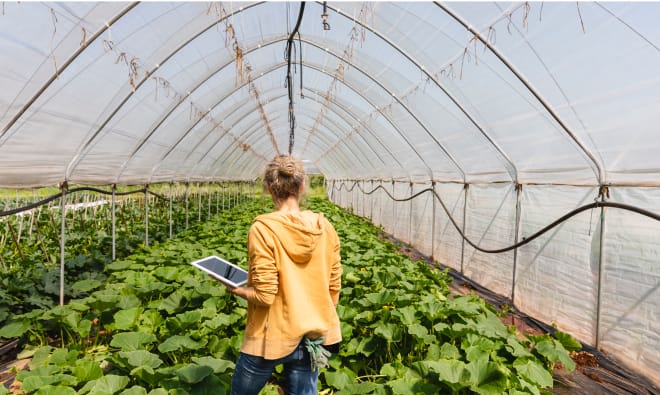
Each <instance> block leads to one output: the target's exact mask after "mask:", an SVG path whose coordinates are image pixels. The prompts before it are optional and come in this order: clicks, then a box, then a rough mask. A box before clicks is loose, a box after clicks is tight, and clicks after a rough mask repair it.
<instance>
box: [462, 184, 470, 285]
mask: <svg viewBox="0 0 660 395" xmlns="http://www.w3.org/2000/svg"><path fill="white" fill-rule="evenodd" d="M468 188H469V184H464V186H463V190H464V191H465V200H464V201H463V235H465V221H466V220H467V203H468ZM466 236H467V235H466ZM464 263H465V237H463V238H462V240H461V274H463V265H464Z"/></svg>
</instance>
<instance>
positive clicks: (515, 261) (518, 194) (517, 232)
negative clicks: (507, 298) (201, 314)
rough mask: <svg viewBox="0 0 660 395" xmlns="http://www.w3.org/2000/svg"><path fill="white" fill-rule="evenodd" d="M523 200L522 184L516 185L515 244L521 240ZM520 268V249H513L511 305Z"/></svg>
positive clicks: (514, 297)
mask: <svg viewBox="0 0 660 395" xmlns="http://www.w3.org/2000/svg"><path fill="white" fill-rule="evenodd" d="M521 199H522V184H516V226H515V227H514V232H515V234H514V236H513V237H514V240H513V243H514V244H518V240H519V239H520V215H521V207H520V202H521ZM517 266H518V249H517V248H514V249H513V276H512V279H511V304H512V305H513V306H515V305H516V270H517Z"/></svg>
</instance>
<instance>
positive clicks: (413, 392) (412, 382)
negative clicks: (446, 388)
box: [387, 378, 442, 395]
mask: <svg viewBox="0 0 660 395" xmlns="http://www.w3.org/2000/svg"><path fill="white" fill-rule="evenodd" d="M387 386H388V387H390V388H392V392H393V393H395V394H396V395H426V394H441V393H442V392H441V391H440V387H438V386H437V385H434V384H431V383H429V382H427V381H425V380H424V379H419V378H399V379H396V380H391V381H388V382H387Z"/></svg>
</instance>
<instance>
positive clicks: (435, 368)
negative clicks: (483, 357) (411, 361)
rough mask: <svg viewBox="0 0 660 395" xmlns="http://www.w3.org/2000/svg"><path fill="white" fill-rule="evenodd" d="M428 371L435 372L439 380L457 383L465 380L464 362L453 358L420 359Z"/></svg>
mask: <svg viewBox="0 0 660 395" xmlns="http://www.w3.org/2000/svg"><path fill="white" fill-rule="evenodd" d="M420 363H421V364H423V365H424V366H426V367H427V368H428V369H429V370H430V371H432V372H434V373H437V374H438V376H439V378H440V381H446V382H448V383H451V384H459V383H464V382H466V381H467V371H466V365H465V362H462V361H458V360H455V359H441V360H438V361H421V362H420Z"/></svg>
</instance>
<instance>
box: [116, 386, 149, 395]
mask: <svg viewBox="0 0 660 395" xmlns="http://www.w3.org/2000/svg"><path fill="white" fill-rule="evenodd" d="M119 395H147V390H146V389H145V388H144V387H140V386H139V385H134V386H132V387H130V388H127V389H125V390H123V391H122V392H120V393H119Z"/></svg>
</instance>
